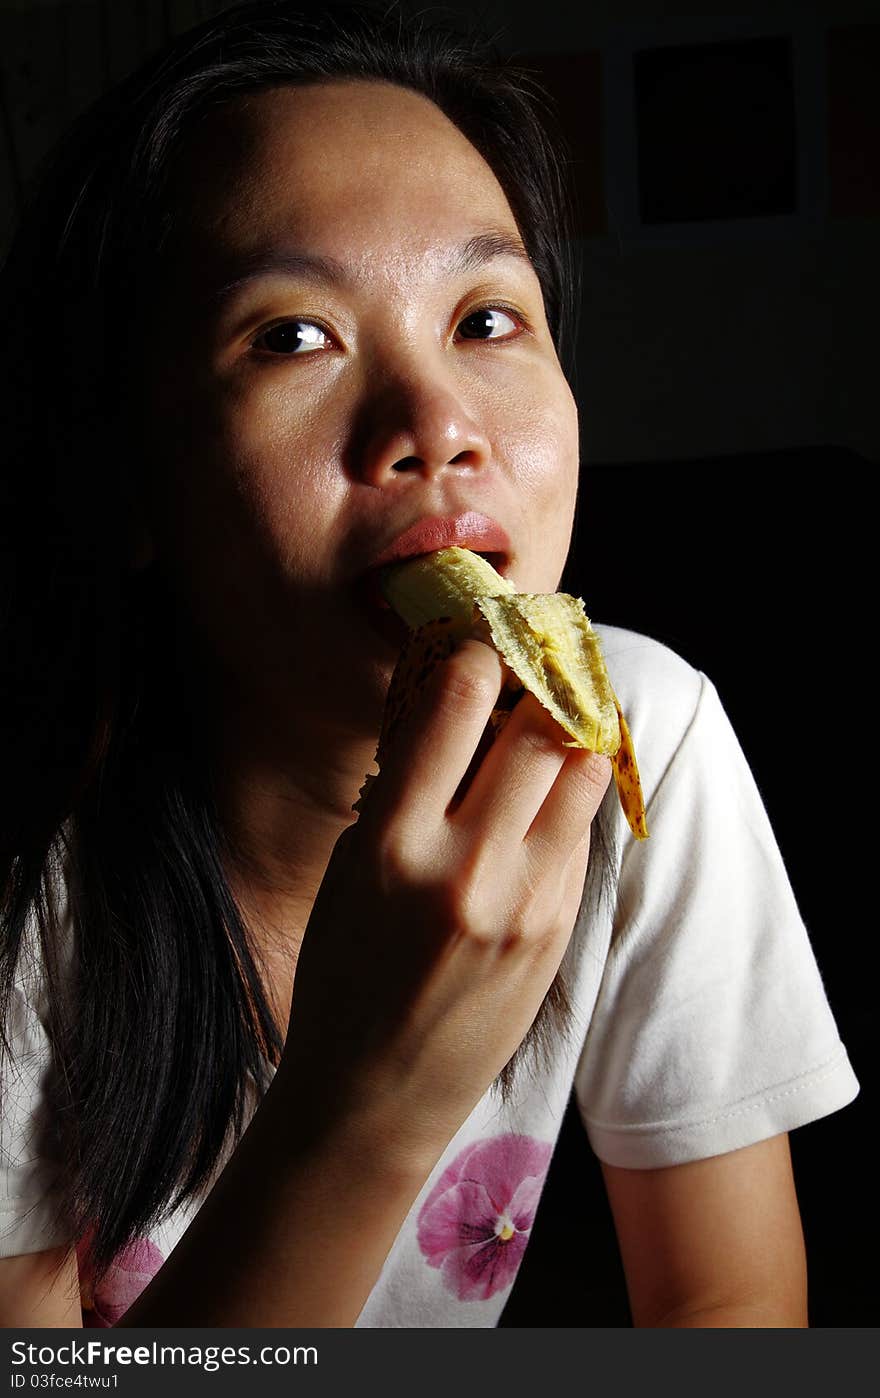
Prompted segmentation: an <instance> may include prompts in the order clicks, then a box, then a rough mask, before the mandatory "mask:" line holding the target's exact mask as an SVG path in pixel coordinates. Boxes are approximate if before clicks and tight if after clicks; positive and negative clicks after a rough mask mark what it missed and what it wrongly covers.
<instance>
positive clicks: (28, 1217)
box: [0, 947, 69, 1257]
mask: <svg viewBox="0 0 880 1398" xmlns="http://www.w3.org/2000/svg"><path fill="white" fill-rule="evenodd" d="M44 1011H45V1003H44V1000H43V978H42V974H41V973H40V971H39V970H34V962H33V959H32V957H31V956H30V954H29V951H28V949H27V947H23V949H22V955H21V958H20V960H19V966H18V969H17V971H16V978H15V983H14V985H13V988H12V994H11V997H10V1001H9V1014H8V1019H7V1023H6V1037H7V1040H8V1041H9V1044H10V1048H11V1054H9V1053H6V1052H5V1051H4V1052H2V1071H0V1093H2V1098H0V1257H15V1256H17V1255H18V1254H20V1253H30V1252H42V1251H44V1250H45V1249H47V1248H52V1247H57V1246H59V1245H60V1244H61V1243H63V1242H66V1241H68V1239H69V1234H68V1232H67V1230H66V1229H65V1227H64V1225H63V1222H62V1221H61V1220H59V1218H58V1217H57V1202H58V1201H57V1196H56V1192H55V1185H56V1181H57V1176H58V1170H59V1154H60V1153H59V1151H58V1149H57V1146H56V1145H55V1143H54V1138H53V1121H52V1113H51V1108H50V1092H49V1086H50V1082H51V1075H52V1071H53V1060H52V1052H51V1046H50V1042H49V1038H48V1035H47V1032H46V1027H45V1018H44ZM0 1050H2V1045H0Z"/></svg>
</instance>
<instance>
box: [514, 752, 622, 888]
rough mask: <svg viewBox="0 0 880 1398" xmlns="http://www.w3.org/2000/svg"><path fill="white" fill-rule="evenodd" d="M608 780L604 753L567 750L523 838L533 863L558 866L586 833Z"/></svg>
mask: <svg viewBox="0 0 880 1398" xmlns="http://www.w3.org/2000/svg"><path fill="white" fill-rule="evenodd" d="M610 781H611V763H610V762H609V760H608V758H607V757H605V756H603V755H602V754H600V753H595V752H587V751H585V750H583V749H574V750H569V751H568V753H567V756H566V761H565V764H564V765H563V767H562V770H561V771H560V773H559V775H558V777H557V778H556V781H555V782H554V783H553V786H552V788H551V790H550V792H549V793H548V796H547V799H546V801H545V802H544V804H543V805H542V806H541V809H540V811H539V812H538V814H537V815H536V816H535V819H534V821H533V822H532V825H531V828H530V829H529V831H528V833H527V835H526V837H525V840H524V842H523V843H524V844H525V846H526V849H527V850H528V853H529V856H530V859H531V860H532V861H533V862H534V863H536V864H537V865H539V866H541V867H543V866H546V867H552V866H553V865H556V867H559V866H560V864H561V863H564V862H566V861H567V860H569V859H570V858H571V857H572V855H573V854H574V851H575V850H576V849H577V847H578V846H579V845H581V844H582V842H583V841H584V840H585V838H586V837H587V836H588V835H589V831H590V826H591V824H592V821H593V819H594V818H595V815H596V812H597V811H598V809H599V807H600V805H601V804H602V800H603V798H604V796H605V792H606V791H607V790H608V785H609V782H610Z"/></svg>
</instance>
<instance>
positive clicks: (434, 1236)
mask: <svg viewBox="0 0 880 1398" xmlns="http://www.w3.org/2000/svg"><path fill="white" fill-rule="evenodd" d="M552 1154H553V1147H552V1145H549V1144H548V1143H547V1142H546V1141H537V1140H535V1139H534V1138H533V1137H532V1136H518V1135H515V1134H514V1133H513V1132H509V1133H508V1134H506V1135H504V1136H492V1137H490V1138H489V1139H488V1140H484V1141H476V1142H474V1143H473V1144H472V1145H469V1146H466V1147H465V1149H464V1150H463V1151H461V1152H460V1153H459V1154H458V1155H457V1156H456V1157H455V1159H454V1160H453V1162H452V1164H451V1165H449V1166H447V1168H446V1169H445V1170H444V1171H443V1174H442V1175H441V1176H440V1178H439V1180H438V1181H437V1183H436V1184H435V1186H434V1188H433V1189H432V1190H431V1192H430V1194H429V1195H428V1197H427V1199H426V1200H425V1202H424V1204H423V1205H422V1208H421V1210H420V1211H419V1220H418V1240H419V1247H420V1248H421V1250H422V1253H423V1254H424V1256H425V1258H426V1259H427V1261H428V1263H429V1265H430V1266H431V1267H438V1268H439V1269H440V1273H441V1276H442V1277H443V1281H444V1283H445V1285H446V1287H447V1288H448V1289H449V1290H450V1291H451V1292H453V1293H454V1294H455V1295H456V1296H457V1297H458V1299H459V1301H488V1299H489V1297H490V1296H494V1295H495V1293H496V1292H497V1291H503V1290H504V1289H505V1288H506V1287H509V1286H512V1285H513V1280H514V1277H515V1276H516V1274H517V1271H518V1270H519V1264H520V1262H521V1261H522V1257H523V1253H524V1252H525V1250H526V1244H527V1243H528V1241H529V1233H530V1231H531V1227H532V1223H533V1222H534V1218H535V1213H536V1211H537V1208H538V1200H539V1199H540V1197H541V1190H542V1188H543V1185H544V1179H545V1177H546V1174H547V1170H548V1168H549V1165H550V1157H551V1155H552Z"/></svg>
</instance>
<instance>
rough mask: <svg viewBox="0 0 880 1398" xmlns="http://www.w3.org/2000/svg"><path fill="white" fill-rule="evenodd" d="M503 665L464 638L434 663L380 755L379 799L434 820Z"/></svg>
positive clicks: (471, 748)
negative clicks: (386, 751)
mask: <svg viewBox="0 0 880 1398" xmlns="http://www.w3.org/2000/svg"><path fill="white" fill-rule="evenodd" d="M503 681H504V667H503V664H502V661H501V659H500V657H499V656H498V654H497V652H496V651H495V650H494V649H493V648H492V647H491V646H489V645H486V644H485V642H483V641H478V640H475V639H473V638H470V637H469V638H468V639H466V640H463V641H461V642H460V643H459V644H458V646H457V647H456V649H455V650H454V651H453V653H452V654H451V655H450V656H448V657H447V658H446V659H445V660H443V661H442V662H441V663H440V664H439V665H437V667H436V669H435V670H434V673H433V674H432V675H431V676H430V678H429V680H428V681H427V683H426V685H425V689H424V692H423V693H422V694H421V695H420V696H419V699H418V702H417V703H416V704H415V705H414V707H413V710H412V713H411V714H409V716H408V717H407V719H406V721H405V723H403V724H402V725H401V727H400V729H399V730H398V732H397V733H396V735H395V739H394V744H393V747H392V748H391V751H390V753H389V754H388V755H387V757H386V758H385V759H384V761H383V764H382V768H383V777H384V778H385V781H384V784H383V789H384V791H385V799H387V800H390V801H393V802H394V803H395V804H396V803H397V802H398V801H399V800H401V799H403V800H404V801H405V802H406V804H407V805H408V807H409V808H410V809H412V810H415V811H418V812H419V814H420V815H421V816H422V817H423V818H424V819H426V820H427V819H439V818H440V816H441V815H444V814H445V812H446V809H447V807H448V806H449V805H450V804H451V803H452V800H453V797H454V796H455V793H456V791H457V789H458V787H459V785H460V784H461V782H462V780H463V778H464V776H465V773H466V772H467V770H468V768H469V766H470V764H471V761H472V759H473V756H474V753H475V752H476V750H477V748H478V746H479V743H480V739H481V738H482V736H483V733H484V730H485V728H486V725H487V723H488V722H489V716H490V714H491V712H492V710H493V709H494V708H495V707H496V705H497V703H498V696H499V693H500V692H501V686H502V683H503Z"/></svg>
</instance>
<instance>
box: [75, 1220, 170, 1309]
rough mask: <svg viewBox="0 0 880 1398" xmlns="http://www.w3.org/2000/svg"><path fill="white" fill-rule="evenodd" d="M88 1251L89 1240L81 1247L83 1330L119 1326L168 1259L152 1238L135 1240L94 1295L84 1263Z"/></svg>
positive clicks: (78, 1251)
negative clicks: (86, 1250)
mask: <svg viewBox="0 0 880 1398" xmlns="http://www.w3.org/2000/svg"><path fill="white" fill-rule="evenodd" d="M84 1247H85V1240H82V1241H81V1242H80V1243H77V1256H78V1258H79V1263H80V1296H81V1299H82V1317H83V1329H89V1328H96V1327H99V1326H105V1327H109V1326H111V1325H116V1323H117V1322H118V1321H120V1320H121V1319H122V1317H123V1316H124V1315H125V1312H126V1311H127V1310H128V1308H129V1307H130V1306H133V1305H134V1303H135V1301H136V1300H137V1298H138V1297H139V1296H140V1294H141V1292H142V1291H143V1290H144V1287H145V1286H146V1285H147V1283H148V1282H150V1281H152V1279H153V1277H154V1276H155V1275H156V1273H157V1272H158V1270H159V1268H160V1267H161V1266H162V1263H163V1262H164V1261H165V1258H164V1257H163V1256H162V1254H161V1252H160V1251H159V1249H158V1248H157V1247H156V1245H155V1243H151V1242H150V1239H149V1238H135V1240H134V1242H133V1243H129V1244H128V1246H127V1247H124V1248H123V1249H122V1250H121V1252H119V1253H117V1255H116V1257H115V1258H114V1260H113V1263H112V1265H111V1267H110V1270H109V1271H108V1272H107V1275H106V1276H105V1278H104V1280H103V1281H102V1283H101V1285H100V1286H99V1287H98V1290H97V1291H94V1290H93V1288H92V1278H91V1276H90V1275H89V1274H88V1270H87V1267H86V1265H85V1263H84Z"/></svg>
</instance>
